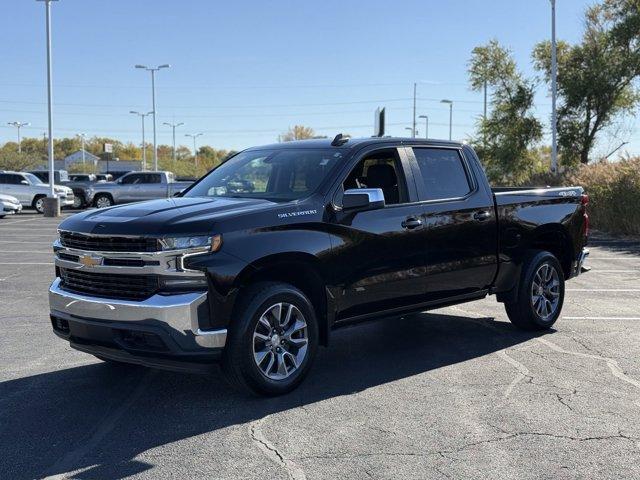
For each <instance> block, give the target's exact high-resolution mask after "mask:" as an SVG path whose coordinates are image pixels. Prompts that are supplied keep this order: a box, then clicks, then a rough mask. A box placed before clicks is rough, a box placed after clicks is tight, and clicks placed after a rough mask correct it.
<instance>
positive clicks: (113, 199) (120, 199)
mask: <svg viewBox="0 0 640 480" xmlns="http://www.w3.org/2000/svg"><path fill="white" fill-rule="evenodd" d="M192 183H193V182H176V181H175V179H174V176H173V173H171V172H164V171H160V172H130V173H127V174H126V175H123V176H122V177H120V178H119V179H118V180H117V181H115V182H99V183H95V184H91V185H87V186H85V188H84V192H83V193H82V194H83V197H84V200H85V203H86V204H88V205H91V204H93V205H95V206H96V207H98V208H106V207H110V206H112V205H115V204H118V203H130V202H141V201H143V200H153V199H157V198H168V197H172V196H173V195H175V194H176V193H179V192H181V191H182V190H184V189H185V188H187V187H188V186H190V185H191V184H192Z"/></svg>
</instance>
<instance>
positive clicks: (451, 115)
mask: <svg viewBox="0 0 640 480" xmlns="http://www.w3.org/2000/svg"><path fill="white" fill-rule="evenodd" d="M440 103H446V104H448V105H449V140H451V138H452V136H453V135H452V133H453V101H452V100H447V99H444V100H440Z"/></svg>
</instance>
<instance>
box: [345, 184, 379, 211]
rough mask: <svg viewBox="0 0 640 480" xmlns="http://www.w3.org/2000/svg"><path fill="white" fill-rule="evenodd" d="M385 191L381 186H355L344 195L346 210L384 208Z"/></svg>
mask: <svg viewBox="0 0 640 480" xmlns="http://www.w3.org/2000/svg"><path fill="white" fill-rule="evenodd" d="M384 205H385V203H384V193H382V189H381V188H353V189H350V190H345V192H344V194H343V196H342V208H343V209H344V210H374V209H377V208H383V207H384Z"/></svg>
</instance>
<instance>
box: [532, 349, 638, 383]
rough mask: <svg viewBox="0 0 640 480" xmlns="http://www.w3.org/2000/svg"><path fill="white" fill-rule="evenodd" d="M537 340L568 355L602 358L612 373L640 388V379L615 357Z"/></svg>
mask: <svg viewBox="0 0 640 480" xmlns="http://www.w3.org/2000/svg"><path fill="white" fill-rule="evenodd" d="M536 340H537V341H538V342H540V343H542V344H543V345H546V346H547V347H549V348H550V349H552V350H554V351H556V352H558V353H564V354H566V355H574V356H576V357H583V358H591V359H594V360H601V361H603V362H605V363H606V364H607V366H608V367H609V370H611V374H612V375H613V376H614V377H616V378H618V379H620V380H622V381H623V382H626V383H628V384H629V385H633V386H634V387H636V388H638V389H640V381H638V380H636V379H635V378H633V377H631V376H629V375H628V374H627V373H626V372H625V371H624V370H623V369H622V368H621V367H620V365H619V364H618V362H617V361H616V360H614V359H613V358H609V357H604V356H602V355H595V354H592V353H582V352H573V351H571V350H565V349H564V348H562V347H561V346H559V345H557V344H555V343H553V342H551V341H549V340H547V339H546V338H537V339H536Z"/></svg>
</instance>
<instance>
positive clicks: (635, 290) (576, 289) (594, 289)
mask: <svg viewBox="0 0 640 480" xmlns="http://www.w3.org/2000/svg"><path fill="white" fill-rule="evenodd" d="M565 292H640V288H567V289H565Z"/></svg>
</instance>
